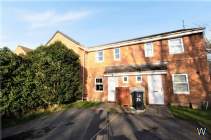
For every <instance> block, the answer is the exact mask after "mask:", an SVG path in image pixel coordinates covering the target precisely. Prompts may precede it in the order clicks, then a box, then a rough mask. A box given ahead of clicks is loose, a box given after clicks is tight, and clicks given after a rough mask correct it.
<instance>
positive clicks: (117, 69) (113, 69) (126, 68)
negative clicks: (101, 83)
mask: <svg viewBox="0 0 211 140" xmlns="http://www.w3.org/2000/svg"><path fill="white" fill-rule="evenodd" d="M166 69H167V64H165V63H161V64H144V65H118V66H108V67H106V68H105V71H104V74H108V73H121V72H137V71H149V70H166Z"/></svg>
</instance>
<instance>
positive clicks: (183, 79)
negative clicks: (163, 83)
mask: <svg viewBox="0 0 211 140" xmlns="http://www.w3.org/2000/svg"><path fill="white" fill-rule="evenodd" d="M174 82H185V83H186V82H187V79H186V75H174Z"/></svg>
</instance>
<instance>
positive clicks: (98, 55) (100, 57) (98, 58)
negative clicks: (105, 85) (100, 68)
mask: <svg viewBox="0 0 211 140" xmlns="http://www.w3.org/2000/svg"><path fill="white" fill-rule="evenodd" d="M96 61H97V62H103V51H98V52H96Z"/></svg>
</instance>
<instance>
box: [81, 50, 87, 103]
mask: <svg viewBox="0 0 211 140" xmlns="http://www.w3.org/2000/svg"><path fill="white" fill-rule="evenodd" d="M85 53H86V52H85V50H84V56H83V91H82V98H81V99H82V101H83V100H84V93H85V80H84V77H85Z"/></svg>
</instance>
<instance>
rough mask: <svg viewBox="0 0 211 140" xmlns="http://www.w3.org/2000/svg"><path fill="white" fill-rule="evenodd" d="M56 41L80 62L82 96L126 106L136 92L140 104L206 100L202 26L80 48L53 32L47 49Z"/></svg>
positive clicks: (206, 74)
mask: <svg viewBox="0 0 211 140" xmlns="http://www.w3.org/2000/svg"><path fill="white" fill-rule="evenodd" d="M55 41H61V42H62V43H64V44H65V45H66V46H67V47H68V48H70V49H72V50H73V51H75V52H76V53H77V54H79V56H80V60H81V79H82V81H83V87H84V93H83V98H84V99H87V100H94V101H103V102H107V101H108V102H117V101H119V100H121V103H122V104H123V105H131V104H132V99H131V97H132V96H131V93H133V92H134V91H141V92H142V93H143V101H144V104H156V105H167V104H175V105H182V106H189V105H192V106H193V107H199V106H200V105H201V103H202V102H203V101H207V100H208V91H209V86H210V76H209V68H208V62H207V55H206V49H205V40H204V28H191V29H181V30H176V31H171V32H165V33H160V34H154V35H150V36H144V37H140V38H134V39H129V40H123V41H119V42H114V43H109V44H104V45H99V46H94V47H85V46H83V45H81V44H80V43H78V42H77V41H74V40H73V39H72V38H70V37H68V36H67V35H65V34H63V33H61V32H56V33H55V34H54V35H53V37H52V38H51V39H50V40H49V41H48V42H47V45H49V44H51V43H54V42H55Z"/></svg>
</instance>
